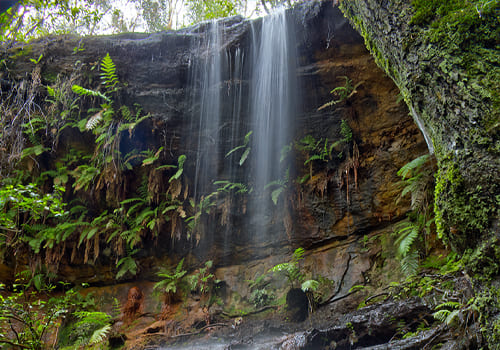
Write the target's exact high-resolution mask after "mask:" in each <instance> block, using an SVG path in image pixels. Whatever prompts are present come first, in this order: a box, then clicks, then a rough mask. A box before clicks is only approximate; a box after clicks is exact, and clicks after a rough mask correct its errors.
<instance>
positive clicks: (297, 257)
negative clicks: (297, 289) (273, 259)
mask: <svg viewBox="0 0 500 350" xmlns="http://www.w3.org/2000/svg"><path fill="white" fill-rule="evenodd" d="M304 254H305V249H304V248H297V249H295V251H294V252H293V255H292V259H291V260H290V261H289V262H286V263H281V264H278V265H275V266H273V267H272V268H270V269H269V271H268V272H269V273H280V274H284V275H285V276H286V278H287V280H288V283H289V284H290V287H291V288H294V286H295V285H297V284H302V282H304V279H305V276H304V274H303V273H302V272H301V271H300V268H299V262H300V261H301V260H302V259H304ZM313 284H314V283H313V282H308V283H307V285H306V286H309V287H311V286H312V285H313Z"/></svg>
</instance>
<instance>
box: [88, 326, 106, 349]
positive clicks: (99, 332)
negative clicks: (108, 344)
mask: <svg viewBox="0 0 500 350" xmlns="http://www.w3.org/2000/svg"><path fill="white" fill-rule="evenodd" d="M110 330H111V325H109V324H107V325H105V326H104V327H102V328H99V329H96V330H95V331H94V332H93V333H92V336H91V337H90V339H89V345H94V344H97V343H100V342H102V341H103V340H104V339H105V338H106V336H107V335H108V332H109V331H110Z"/></svg>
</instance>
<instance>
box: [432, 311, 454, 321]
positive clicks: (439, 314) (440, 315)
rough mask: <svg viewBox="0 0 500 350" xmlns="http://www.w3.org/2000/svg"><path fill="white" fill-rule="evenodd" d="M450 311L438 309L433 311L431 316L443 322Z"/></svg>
mask: <svg viewBox="0 0 500 350" xmlns="http://www.w3.org/2000/svg"><path fill="white" fill-rule="evenodd" d="M450 312H451V311H450V310H439V311H437V312H435V313H433V314H432V316H433V317H434V318H435V319H436V320H438V321H439V322H445V321H446V318H447V317H448V315H449V314H450Z"/></svg>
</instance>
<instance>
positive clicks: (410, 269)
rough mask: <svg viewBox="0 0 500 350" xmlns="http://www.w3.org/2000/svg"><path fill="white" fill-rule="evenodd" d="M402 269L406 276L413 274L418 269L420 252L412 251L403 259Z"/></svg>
mask: <svg viewBox="0 0 500 350" xmlns="http://www.w3.org/2000/svg"><path fill="white" fill-rule="evenodd" d="M400 264H401V271H402V272H403V274H404V275H405V276H413V275H414V274H416V273H417V270H418V252H417V251H412V252H411V253H409V254H407V255H406V256H404V257H403V259H401V263H400Z"/></svg>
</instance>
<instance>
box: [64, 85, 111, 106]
mask: <svg viewBox="0 0 500 350" xmlns="http://www.w3.org/2000/svg"><path fill="white" fill-rule="evenodd" d="M71 90H73V92H74V93H75V94H77V95H80V96H92V97H100V98H102V99H104V100H106V101H107V102H111V100H110V99H109V97H107V96H106V95H104V94H103V93H101V92H99V91H95V90H90V89H86V88H84V87H82V86H80V85H73V86H72V87H71Z"/></svg>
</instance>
